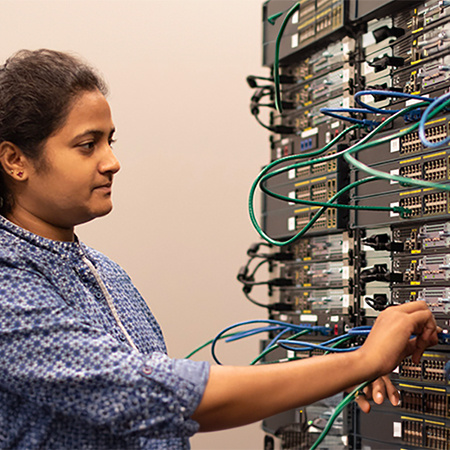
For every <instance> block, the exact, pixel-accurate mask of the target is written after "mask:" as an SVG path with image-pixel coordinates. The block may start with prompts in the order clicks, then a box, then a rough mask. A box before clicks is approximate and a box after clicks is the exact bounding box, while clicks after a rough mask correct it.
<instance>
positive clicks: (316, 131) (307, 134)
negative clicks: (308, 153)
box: [302, 127, 319, 138]
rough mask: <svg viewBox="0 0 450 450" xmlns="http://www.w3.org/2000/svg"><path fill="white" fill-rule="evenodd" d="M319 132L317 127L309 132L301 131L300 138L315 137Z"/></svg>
mask: <svg viewBox="0 0 450 450" xmlns="http://www.w3.org/2000/svg"><path fill="white" fill-rule="evenodd" d="M318 132H319V129H318V128H317V127H314V128H310V129H309V130H305V131H302V138H308V137H310V136H315V135H316V134H317V133H318Z"/></svg>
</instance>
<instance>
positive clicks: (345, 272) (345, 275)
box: [342, 266, 350, 280]
mask: <svg viewBox="0 0 450 450" xmlns="http://www.w3.org/2000/svg"><path fill="white" fill-rule="evenodd" d="M349 276H350V268H349V267H348V266H344V267H343V268H342V279H343V280H348V278H349Z"/></svg>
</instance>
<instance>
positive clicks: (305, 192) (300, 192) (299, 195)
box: [295, 185, 311, 200]
mask: <svg viewBox="0 0 450 450" xmlns="http://www.w3.org/2000/svg"><path fill="white" fill-rule="evenodd" d="M310 197H311V194H310V192H309V186H308V185H306V186H301V187H299V188H298V189H297V190H296V191H295V198H296V199H297V200H309V199H310Z"/></svg>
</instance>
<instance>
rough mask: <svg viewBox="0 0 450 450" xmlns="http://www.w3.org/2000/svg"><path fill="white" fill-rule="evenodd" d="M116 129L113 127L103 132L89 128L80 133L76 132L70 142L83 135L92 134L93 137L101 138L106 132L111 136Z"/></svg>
mask: <svg viewBox="0 0 450 450" xmlns="http://www.w3.org/2000/svg"><path fill="white" fill-rule="evenodd" d="M115 131H116V129H115V128H111V130H110V131H109V133H105V132H104V131H103V130H98V129H89V130H86V131H83V132H82V133H80V134H77V135H76V136H75V137H74V138H73V139H72V142H75V141H77V140H79V139H82V138H84V137H87V136H94V137H95V138H97V139H98V138H101V137H102V136H105V135H106V134H108V137H109V136H112V135H113V134H114V133H115Z"/></svg>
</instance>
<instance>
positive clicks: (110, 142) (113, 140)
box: [108, 138, 116, 147]
mask: <svg viewBox="0 0 450 450" xmlns="http://www.w3.org/2000/svg"><path fill="white" fill-rule="evenodd" d="M115 142H116V139H112V138H111V139H109V141H108V143H109V146H110V147H112V146H113V145H114V143H115Z"/></svg>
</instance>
